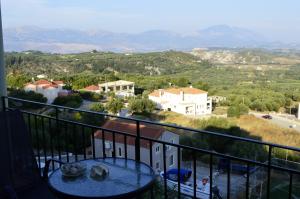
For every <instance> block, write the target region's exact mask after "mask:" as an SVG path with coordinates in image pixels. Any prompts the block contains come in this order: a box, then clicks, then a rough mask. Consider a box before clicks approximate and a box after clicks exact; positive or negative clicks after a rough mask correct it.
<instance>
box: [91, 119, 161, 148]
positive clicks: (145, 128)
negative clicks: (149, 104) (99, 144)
mask: <svg viewBox="0 0 300 199" xmlns="http://www.w3.org/2000/svg"><path fill="white" fill-rule="evenodd" d="M102 127H103V128H105V129H109V130H114V131H120V132H124V133H128V134H132V135H136V124H135V123H132V122H129V121H121V120H109V121H107V122H106V123H105V124H104V125H103V126H102ZM163 132H165V129H164V128H161V127H157V126H154V125H144V124H140V133H141V136H144V137H148V138H152V139H158V138H159V137H161V136H162V134H163ZM104 135H105V140H109V141H113V136H112V133H110V132H107V131H105V133H104ZM94 136H95V138H98V139H102V132H101V131H100V130H98V131H96V132H95V134H94ZM115 141H116V142H117V143H124V135H120V134H117V133H116V134H115ZM127 144H128V145H135V138H134V137H130V136H127ZM141 147H144V148H149V147H150V146H149V141H147V140H141Z"/></svg>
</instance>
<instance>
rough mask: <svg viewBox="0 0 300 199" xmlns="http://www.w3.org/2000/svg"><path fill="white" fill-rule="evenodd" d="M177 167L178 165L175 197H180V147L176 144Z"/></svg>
mask: <svg viewBox="0 0 300 199" xmlns="http://www.w3.org/2000/svg"><path fill="white" fill-rule="evenodd" d="M177 167H178V170H177V187H178V189H177V193H178V195H177V197H178V198H180V195H181V191H180V147H179V146H177Z"/></svg>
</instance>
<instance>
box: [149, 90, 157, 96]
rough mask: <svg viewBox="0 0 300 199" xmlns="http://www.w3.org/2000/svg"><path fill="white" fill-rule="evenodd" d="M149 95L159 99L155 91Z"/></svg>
mask: <svg viewBox="0 0 300 199" xmlns="http://www.w3.org/2000/svg"><path fill="white" fill-rule="evenodd" d="M149 95H150V96H153V97H159V90H155V91H153V92H152V93H150V94H149Z"/></svg>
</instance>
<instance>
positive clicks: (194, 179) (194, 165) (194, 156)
mask: <svg viewBox="0 0 300 199" xmlns="http://www.w3.org/2000/svg"><path fill="white" fill-rule="evenodd" d="M196 167H197V163H196V154H195V152H194V153H193V181H194V184H193V188H194V189H193V192H194V198H197V192H196V191H197V173H196V172H197V170H196Z"/></svg>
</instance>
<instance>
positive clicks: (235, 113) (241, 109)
mask: <svg viewBox="0 0 300 199" xmlns="http://www.w3.org/2000/svg"><path fill="white" fill-rule="evenodd" d="M248 113H249V107H248V106H246V105H244V104H235V105H232V106H230V107H229V108H228V110H227V116H228V117H240V116H241V115H246V114H248Z"/></svg>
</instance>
